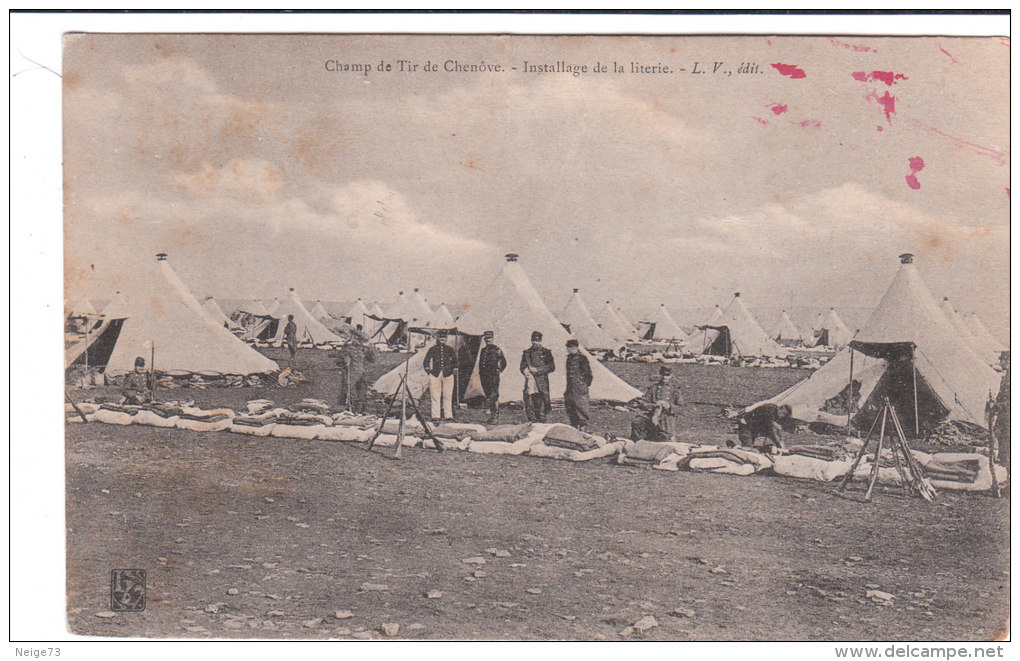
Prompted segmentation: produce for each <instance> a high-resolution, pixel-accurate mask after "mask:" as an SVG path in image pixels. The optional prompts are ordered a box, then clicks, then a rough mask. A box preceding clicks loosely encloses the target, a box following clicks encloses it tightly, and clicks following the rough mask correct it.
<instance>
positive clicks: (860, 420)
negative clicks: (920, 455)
mask: <svg viewBox="0 0 1020 661" xmlns="http://www.w3.org/2000/svg"><path fill="white" fill-rule="evenodd" d="M850 349H851V351H857V352H859V353H862V354H865V355H867V356H870V357H872V358H880V359H882V360H884V361H886V369H885V372H884V373H883V374H882V376H881V378H880V379H879V381H878V383H877V384H876V385H875V388H874V390H873V391H872V392H871V395H870V396H869V397H868V399H867V401H865V402H863V403H862V404H861V407H860V410H859V411H857V414H856V415H855V416H854V422H855V424H856V425H857V427H858V429H863V428H867V427H868V426H870V425H871V423H872V422H873V421H874V420H875V419H876V418H877V417H878V416H879V415H880V414H881V412H882V405H883V401H884V399H885V398H888V400H889V402H890V403H891V404H892V405H893V406H894V407H895V408H896V411H897V412H898V415H899V417H900V421H901V422H902V423H903V427H904V430H905V431H906V432H907V433H908V434H909V433H912V434H913V435H914V437H923V436H924V435H925V434H927V433H928V432H930V431H931V430H932V429H933V428H934V427H935V425H936V424H938V422H939V421H940V420H943V419H945V417H946V416H947V415H948V414H949V408H948V407H947V406H946V405H945V404H944V403H943V402H942V400H941V399H940V398H939V396H938V394H937V393H936V392H935V390H934V389H933V388H932V387H931V386H930V385H929V384H928V382H927V380H926V379H925V378H924V377H923V376H922V375H921V374H920V373H919V372H918V370H917V365H916V362H915V352H916V349H917V348H916V345H915V344H914V343H913V342H856V341H855V342H852V343H851V344H850Z"/></svg>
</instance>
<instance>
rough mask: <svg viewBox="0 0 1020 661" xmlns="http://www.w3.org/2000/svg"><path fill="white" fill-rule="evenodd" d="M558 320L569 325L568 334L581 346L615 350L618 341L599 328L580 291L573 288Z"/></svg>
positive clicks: (589, 348) (618, 345) (617, 347)
mask: <svg viewBox="0 0 1020 661" xmlns="http://www.w3.org/2000/svg"><path fill="white" fill-rule="evenodd" d="M560 321H561V322H562V323H564V324H566V325H567V326H569V327H570V334H571V335H573V336H574V337H576V338H577V341H578V342H580V343H581V346H582V347H584V348H585V349H588V350H595V349H600V350H615V349H619V348H620V343H619V342H618V341H617V340H616V339H614V338H613V336H612V335H610V334H609V333H607V332H606V331H604V330H602V329H601V328H599V326H598V324H596V323H595V320H594V319H592V316H591V313H590V312H588V306H586V305H585V304H584V300H582V298H581V292H580V291H579V290H577V289H574V293H573V294H571V296H570V300H569V301H567V305H566V307H564V308H563V311H562V312H560Z"/></svg>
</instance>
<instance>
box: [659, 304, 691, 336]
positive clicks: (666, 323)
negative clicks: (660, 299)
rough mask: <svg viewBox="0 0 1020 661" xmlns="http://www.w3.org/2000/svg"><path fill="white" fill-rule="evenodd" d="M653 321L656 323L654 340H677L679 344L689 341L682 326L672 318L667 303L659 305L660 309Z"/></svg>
mask: <svg viewBox="0 0 1020 661" xmlns="http://www.w3.org/2000/svg"><path fill="white" fill-rule="evenodd" d="M652 321H653V322H654V323H655V330H654V331H653V334H652V339H654V340H676V341H678V342H686V341H687V333H685V332H683V330H682V329H681V328H680V326H679V325H677V323H676V322H675V321H673V317H672V316H670V314H669V310H667V309H666V304H665V303H661V304H659V309H658V310H656V311H655V315H654V316H653V317H652Z"/></svg>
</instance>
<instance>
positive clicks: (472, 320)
mask: <svg viewBox="0 0 1020 661" xmlns="http://www.w3.org/2000/svg"><path fill="white" fill-rule="evenodd" d="M457 328H458V330H459V331H460V332H462V333H465V334H467V335H481V334H482V333H484V332H485V331H487V330H491V331H493V333H494V334H495V341H496V344H497V345H499V346H500V347H501V348H502V349H503V353H504V355H505V356H506V359H507V362H508V363H509V365H508V366H507V369H506V371H505V372H503V375H502V379H501V380H500V386H499V398H500V401H504V402H519V401H521V396H522V394H523V392H524V375H523V374H521V372H520V369H519V366H520V360H521V355H522V353H523V352H524V350H525V349H526V348H528V346H530V345H531V332H532V331H536V330H537V331H539V332H541V333H542V334H543V336H544V337H543V341H542V343H543V344H544V345H545V346H546V347H548V348H549V349H550V350H551V351H552V353H553V358H554V360H555V363H556V371H554V372H553V373H552V374H550V375H549V383H550V387H551V394H552V397H554V398H559V397H562V395H563V391H564V388H565V385H566V379H565V376H564V364H565V360H566V356H567V350H566V342H567V340H568V339H570V335H568V334H567V331H565V330H564V329H563V325H562V324H560V322H559V321H558V320H557V319H556V317H555V316H553V313H552V312H550V311H549V308H547V307H546V305H545V302H544V301H542V297H541V296H539V294H538V292H537V291H535V288H534V287H533V286H532V285H531V282H530V281H529V280H528V276H527V275H526V274H525V273H524V270H523V269H522V268H521V265H520V264H519V263H518V262H517V255H507V261H506V263H505V264H504V265H503V268H502V270H501V271H500V272H499V274H498V275H497V276H496V278H495V279H494V280H493V281H492V283H491V284H490V285H489V287H488V288H487V289H486V290H485V292H484V293H483V294H482V295H481V296H480V297H479V298H477V299H476V302H475V303H473V304H472V305H471V306H470V307H469V308H468V309H467V311H466V312H465V313H464V314H463V315H462V316H461V317H460V318H459V319H458V320H457ZM582 352H584V350H583V349H582ZM423 356H424V350H422V351H420V352H418V355H417V356H415V357H412V359H411V361H412V362H411V363H410V364H409V369H411V370H412V371H415V370H418V371H420V370H421V360H422V357H423ZM589 361H590V363H591V370H592V377H593V380H592V385H591V388H590V396H591V398H592V399H596V400H610V401H621V402H627V401H630V400H632V399H634V398H635V397H639V396H641V391H639V390H637V389H636V388H633V387H632V386H630V385H628V384H627V383H626V382H625V381H623V380H622V379H620V378H619V377H617V376H616V375H615V374H613V373H612V372H611V371H609V370H608V369H607V368H606V366H605V365H603V364H602V363H600V362H598V361H597V360H595V359H594V358H590V357H589ZM403 369H404V367H403V365H400V366H398V367H397V368H396V369H394V370H393V371H392V372H390V373H388V374H386V375H384V376H383V377H382V378H380V379H379V380H378V381H377V382H376V383H375V384H374V385H373V386H372V387H373V389H375V390H376V391H378V392H392V391H393V390H394V388H396V385H397V382H398V380H399V378H400V374H402V373H403ZM422 374H424V372H422ZM411 381H412V386H414V385H415V384H420V385H418V387H417V390H418V391H417V392H415V393H414V394H415V395H417V394H419V393H420V392H421V390H422V389H423V388H424V386H423V385H422V384H423V383H424V380H423V379H420V378H412V379H411ZM481 394H482V391H481V387H480V382H479V380H478V374H477V358H476V366H475V373H474V374H472V375H471V377H470V381H469V382H468V389H467V394H466V396H467V397H474V396H476V395H481Z"/></svg>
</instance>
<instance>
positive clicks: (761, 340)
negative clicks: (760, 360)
mask: <svg viewBox="0 0 1020 661" xmlns="http://www.w3.org/2000/svg"><path fill="white" fill-rule="evenodd" d="M712 316H713V317H715V316H716V315H715V313H713V315H712ZM699 329H700V330H696V331H694V333H693V334H692V335H691V341H690V342H688V348H690V349H691V350H692V351H693V352H695V353H700V354H710V355H716V356H771V357H781V356H786V355H787V351H786V349H784V348H783V347H781V346H779V345H778V344H776V343H775V342H774V341H773V340H772V338H770V337H769V336H768V333H766V332H765V331H764V330H763V329H762V327H761V326H760V325H758V322H757V321H755V319H754V316H753V315H752V314H751V312H750V311H749V310H748V309H747V307H746V306H744V300H743V299H742V298H740V292H736V293H735V294H733V300H732V301H730V304H729V305H728V306H726V309H725V310H722V311H721V313H720V314H719V315H718V318H717V319H716V320H715V321H714V322H712V323H711V324H704V325H703V326H699Z"/></svg>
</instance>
